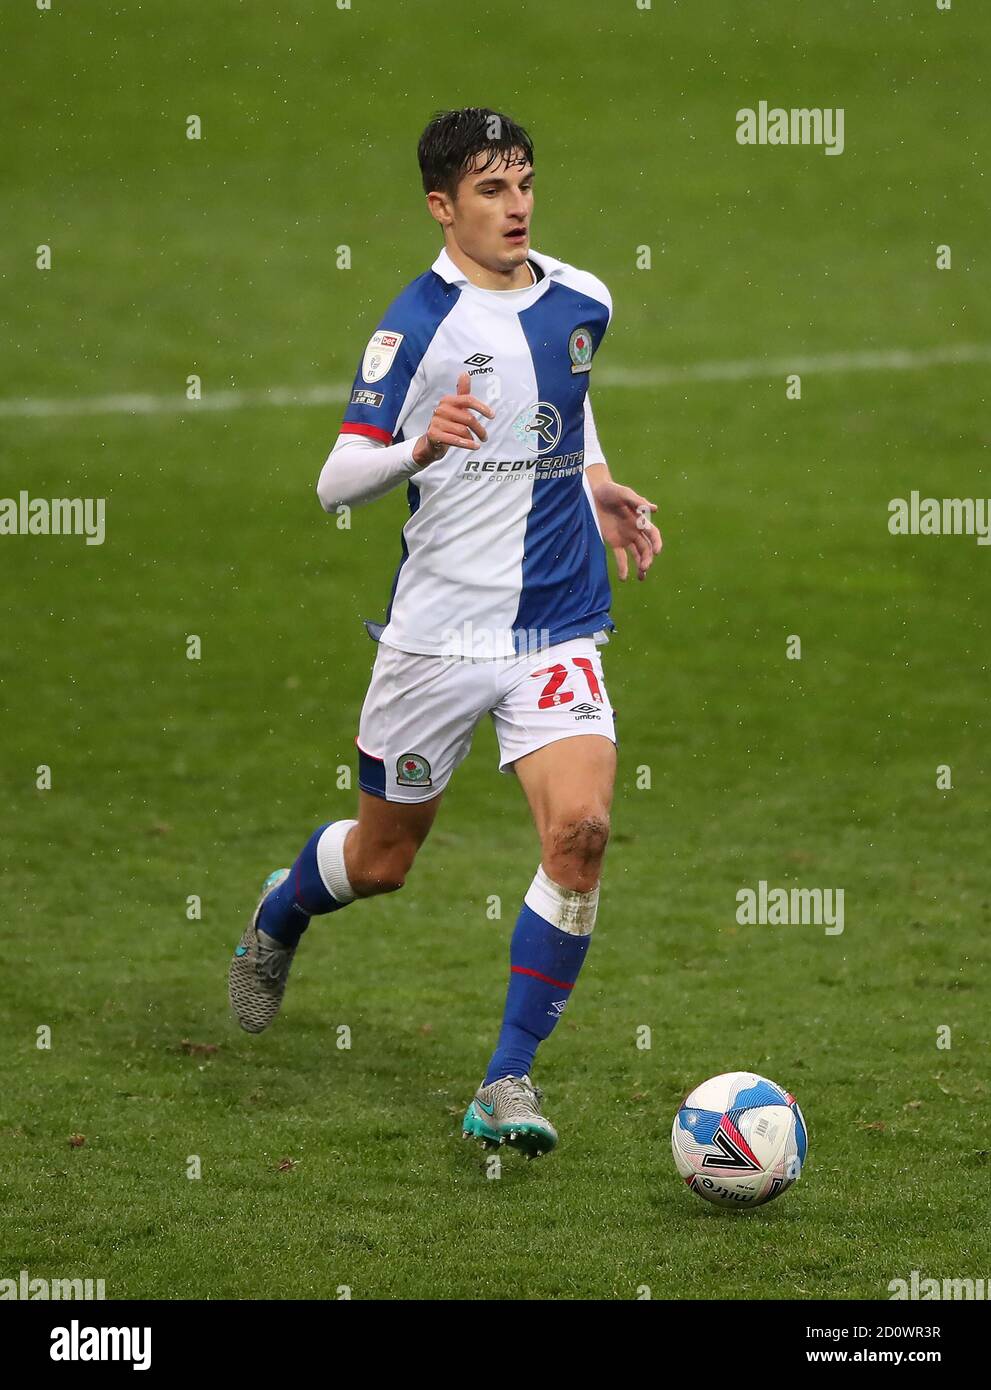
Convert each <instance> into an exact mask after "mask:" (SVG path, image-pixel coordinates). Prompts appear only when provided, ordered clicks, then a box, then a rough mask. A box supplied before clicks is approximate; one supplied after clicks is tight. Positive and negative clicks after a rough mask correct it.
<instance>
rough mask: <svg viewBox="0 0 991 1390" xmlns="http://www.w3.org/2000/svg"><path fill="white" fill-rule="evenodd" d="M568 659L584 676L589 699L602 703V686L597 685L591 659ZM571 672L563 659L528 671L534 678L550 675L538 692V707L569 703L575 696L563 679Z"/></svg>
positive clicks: (579, 657) (547, 707) (544, 707)
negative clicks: (566, 686) (551, 664)
mask: <svg viewBox="0 0 991 1390" xmlns="http://www.w3.org/2000/svg"><path fill="white" fill-rule="evenodd" d="M569 660H570V664H571V665H572V666H576V667H577V668H578V670H579V671H580V672H581V674H582V675H583V676H584V677H585V681H586V683H587V685H588V693H589V696H590V697H591V699H593V700H596V701H598V703H599V704H600V705H601V704H602V703H603V700H602V687H601V686H600V685H599V678H598V676H597V675H596V674H595V671H594V669H593V667H592V662H591V660H590V659H589V658H588V657H587V656H573V657H571V658H569ZM571 674H572V673H571V672H569V670H568V663H567V662H564V661H558V662H555V664H554V665H553V666H542V667H541V668H540V670H539V671H531V672H530V675H531V677H532V678H533V679H534V680H537V679H538V677H540V676H549V677H550V679H549V680H548V682H547V684H546V685H545V686H544V688H543V690H542V691H541V692H540V698H539V700H538V701H537V708H538V709H553V708H554V706H555V705H567V704H570V703H571V701H572V700H573V699H574V698H575V692H574V691H573V690H568V689H566V688H565V681H567V679H568V677H569V675H571Z"/></svg>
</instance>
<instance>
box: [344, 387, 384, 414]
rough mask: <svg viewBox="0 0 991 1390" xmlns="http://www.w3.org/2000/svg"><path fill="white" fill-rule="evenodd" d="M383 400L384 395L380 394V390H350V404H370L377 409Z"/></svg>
mask: <svg viewBox="0 0 991 1390" xmlns="http://www.w3.org/2000/svg"><path fill="white" fill-rule="evenodd" d="M384 400H385V397H384V396H383V395H382V393H381V391H352V392H351V404H352V405H370V406H373V407H374V408H375V409H376V410H378V408H379V406H380V405H381V404H382V402H383V401H384Z"/></svg>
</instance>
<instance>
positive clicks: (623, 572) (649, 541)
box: [593, 479, 664, 579]
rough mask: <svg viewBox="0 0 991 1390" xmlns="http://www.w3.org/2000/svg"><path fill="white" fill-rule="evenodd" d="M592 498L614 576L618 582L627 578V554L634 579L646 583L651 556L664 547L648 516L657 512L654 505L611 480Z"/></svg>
mask: <svg viewBox="0 0 991 1390" xmlns="http://www.w3.org/2000/svg"><path fill="white" fill-rule="evenodd" d="M593 495H594V497H595V505H596V509H597V511H598V513H599V526H600V527H601V528H602V539H603V540H604V541H605V543H606V545H608V546H611V547H612V551H613V554H614V555H615V556H616V573H617V574H618V575H619V577H620V579H626V577H627V575H628V574H629V572H630V570H629V562H628V561H627V558H626V554H627V551H629V553H630V557H631V559H632V560H633V562H634V564H635V565H636V567H637V578H638V579H646V578H647V571H648V570H649V569H650V567H651V565H652V564H653V562H654V556H655V555H659V554H660V553H661V546H662V545H663V544H664V542H663V541H662V540H661V533H660V531H658V529H657V527H656V526H655V525H654V523H653V522H652V521H651V520H650V514H651V512H656V511H657V503H656V502H648V500H647V498H646V497H641V496H640V494H639V492H634V491H633V489H632V488H631V487H623V485H622V484H621V483H614V482H613V481H612V480H611V479H610V480H609V481H608V482H604V483H600V485H599V486H598V487H597V488H596V489H595V492H594V494H593Z"/></svg>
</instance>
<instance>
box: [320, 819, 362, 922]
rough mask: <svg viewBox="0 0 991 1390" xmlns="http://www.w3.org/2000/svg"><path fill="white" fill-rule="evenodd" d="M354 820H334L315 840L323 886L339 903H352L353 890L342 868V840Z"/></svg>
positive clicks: (353, 823) (355, 823)
mask: <svg viewBox="0 0 991 1390" xmlns="http://www.w3.org/2000/svg"><path fill="white" fill-rule="evenodd" d="M357 824H358V822H357V821H356V820H335V821H334V823H333V825H328V826H327V829H326V830H325V831H324V832H323V834H322V835H321V836H320V838H319V840H318V841H317V868H318V869H319V870H320V877H321V878H322V879H323V882H324V887H325V888H326V889H327V892H328V893H332V894H333V895H334V897H335V898H336V899H337V901H338V902H339V903H353V902H354V900H355V896H356V895H355V891H354V889H353V888H352V887H351V885H350V883H349V882H348V876H347V871H346V869H345V868H344V841H345V839H346V837H347V833H348V831H349V830H350V829H351V827H352V825H357Z"/></svg>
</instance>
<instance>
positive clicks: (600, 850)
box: [545, 810, 609, 864]
mask: <svg viewBox="0 0 991 1390" xmlns="http://www.w3.org/2000/svg"><path fill="white" fill-rule="evenodd" d="M545 841H546V844H545V850H546V851H547V852H548V853H549V856H550V857H551V858H553V859H563V860H565V861H569V862H571V863H578V864H595V863H597V862H598V861H599V860H600V859H601V858H602V856H603V855H604V854H605V852H606V845H607V844H608V842H609V816H608V814H607V813H606V812H605V811H598V810H595V811H581V812H576V813H575V814H573V815H566V816H562V817H561V818H560V819H558V820H556V821H555V822H554V823H553V824H552V825H551V826H550V828H549V830H548V832H547V834H546V836H545Z"/></svg>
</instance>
